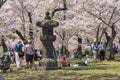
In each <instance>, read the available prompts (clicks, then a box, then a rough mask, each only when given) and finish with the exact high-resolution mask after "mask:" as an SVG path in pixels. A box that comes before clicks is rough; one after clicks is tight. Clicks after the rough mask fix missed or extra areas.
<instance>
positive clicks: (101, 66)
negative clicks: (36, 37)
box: [0, 56, 120, 80]
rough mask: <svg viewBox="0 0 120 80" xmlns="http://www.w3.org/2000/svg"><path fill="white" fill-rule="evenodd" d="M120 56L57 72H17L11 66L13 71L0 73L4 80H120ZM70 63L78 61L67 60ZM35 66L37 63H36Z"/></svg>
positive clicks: (32, 70)
mask: <svg viewBox="0 0 120 80" xmlns="http://www.w3.org/2000/svg"><path fill="white" fill-rule="evenodd" d="M119 57H120V56H117V57H116V60H114V61H103V62H97V63H96V62H93V61H92V62H91V63H90V65H89V66H79V67H64V68H62V69H59V70H44V69H43V68H41V67H38V68H39V69H38V71H35V70H34V69H24V67H25V64H23V69H22V70H17V69H16V65H15V64H12V65H11V67H12V68H13V71H12V72H10V71H7V73H0V75H2V77H4V78H5V80H120V58H119ZM68 61H69V62H70V63H75V62H78V61H79V59H69V60H68ZM36 64H37V63H36Z"/></svg>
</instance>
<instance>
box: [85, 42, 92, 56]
mask: <svg viewBox="0 0 120 80" xmlns="http://www.w3.org/2000/svg"><path fill="white" fill-rule="evenodd" d="M90 51H91V46H90V45H89V44H87V46H86V47H85V55H90Z"/></svg>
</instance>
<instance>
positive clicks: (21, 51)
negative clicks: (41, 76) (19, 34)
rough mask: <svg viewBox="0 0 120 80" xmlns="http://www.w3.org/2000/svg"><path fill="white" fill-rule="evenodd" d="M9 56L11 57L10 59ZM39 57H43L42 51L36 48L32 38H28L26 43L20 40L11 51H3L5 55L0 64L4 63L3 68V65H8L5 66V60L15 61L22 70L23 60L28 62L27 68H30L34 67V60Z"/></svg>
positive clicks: (18, 68) (8, 61) (7, 61)
mask: <svg viewBox="0 0 120 80" xmlns="http://www.w3.org/2000/svg"><path fill="white" fill-rule="evenodd" d="M8 53H9V55H8ZM7 58H9V60H8V59H7ZM39 58H40V59H42V54H41V53H40V51H39V50H36V49H35V47H34V45H33V43H32V41H31V40H28V41H26V42H25V43H23V42H22V41H20V40H19V41H18V42H17V43H16V44H15V45H14V47H13V49H12V50H11V51H9V50H8V51H7V52H4V53H3V57H2V58H1V64H0V65H2V68H1V69H3V67H5V66H6V65H4V66H3V64H4V63H5V62H6V63H15V64H16V67H17V70H21V69H22V65H23V62H26V67H25V69H28V68H32V67H33V66H34V65H35V64H34V61H38V60H39ZM35 69H36V67H35ZM36 70H37V69H36Z"/></svg>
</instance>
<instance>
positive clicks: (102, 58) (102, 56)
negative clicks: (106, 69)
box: [98, 42, 106, 61]
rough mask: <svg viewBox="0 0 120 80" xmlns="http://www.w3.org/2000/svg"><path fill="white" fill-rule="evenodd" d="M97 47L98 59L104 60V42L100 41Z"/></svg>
mask: <svg viewBox="0 0 120 80" xmlns="http://www.w3.org/2000/svg"><path fill="white" fill-rule="evenodd" d="M98 49H99V57H100V61H102V60H105V50H106V47H105V45H104V43H102V42H101V43H100V44H99V46H98Z"/></svg>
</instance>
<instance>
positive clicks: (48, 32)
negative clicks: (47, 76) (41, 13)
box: [36, 12, 59, 70]
mask: <svg viewBox="0 0 120 80" xmlns="http://www.w3.org/2000/svg"><path fill="white" fill-rule="evenodd" d="M36 25H37V26H39V27H41V28H42V35H41V36H40V39H41V41H42V44H43V48H42V53H43V57H44V58H43V59H42V62H43V66H44V67H45V68H46V69H47V70H48V69H57V68H58V63H57V60H56V55H55V49H54V46H53V42H54V41H55V40H56V36H55V35H54V34H53V28H54V27H57V26H58V25H59V23H58V22H57V21H54V20H51V18H50V16H49V12H46V14H45V19H44V20H43V21H42V22H37V23H36Z"/></svg>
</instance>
